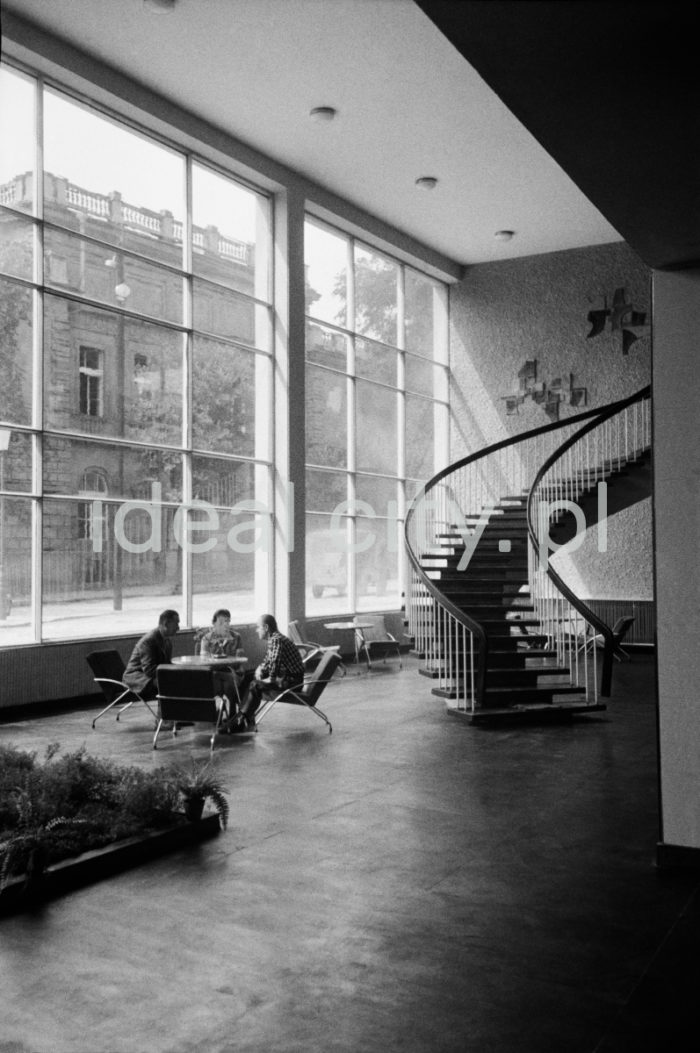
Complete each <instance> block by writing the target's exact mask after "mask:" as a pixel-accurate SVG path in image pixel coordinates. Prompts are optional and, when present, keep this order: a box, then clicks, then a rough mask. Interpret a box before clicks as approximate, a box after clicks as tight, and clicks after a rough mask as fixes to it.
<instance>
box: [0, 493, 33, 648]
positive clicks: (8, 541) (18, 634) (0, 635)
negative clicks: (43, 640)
mask: <svg viewBox="0 0 700 1053" xmlns="http://www.w3.org/2000/svg"><path fill="white" fill-rule="evenodd" d="M31 598H32V502H31V501H26V500H25V501H23V500H19V499H17V498H13V497H1V496H0V647H9V646H11V645H14V644H20V643H29V642H30V641H31V640H33V639H34V629H33V625H32V616H31Z"/></svg>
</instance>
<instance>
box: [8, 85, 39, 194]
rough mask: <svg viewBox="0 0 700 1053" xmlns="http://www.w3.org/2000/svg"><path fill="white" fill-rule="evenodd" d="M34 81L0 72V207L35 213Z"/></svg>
mask: <svg viewBox="0 0 700 1053" xmlns="http://www.w3.org/2000/svg"><path fill="white" fill-rule="evenodd" d="M34 98H35V93H34V80H32V79H30V78H29V77H24V76H22V75H21V74H20V73H16V72H15V71H14V70H11V69H8V68H7V67H6V66H3V67H2V68H1V69H0V143H2V149H1V150H0V205H9V206H10V207H11V208H17V209H19V210H20V211H21V212H33V211H34V155H35V144H34V134H35V133H34Z"/></svg>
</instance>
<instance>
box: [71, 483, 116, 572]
mask: <svg viewBox="0 0 700 1053" xmlns="http://www.w3.org/2000/svg"><path fill="white" fill-rule="evenodd" d="M108 490H109V487H108V484H107V473H106V472H105V471H104V470H103V469H102V468H87V469H86V470H85V471H84V472H83V477H82V479H81V482H80V491H79V492H80V494H81V495H85V496H88V495H89V497H90V500H86V501H79V502H78V539H79V541H80V542H81V553H80V568H81V569H80V579H81V583H82V584H83V585H106V584H108V577H109V563H108V558H107V555H108V554H107V545H106V540H107V539H106V526H107V524H106V520H105V516H104V513H103V506H102V503H101V501H100V500H99V499H100V498H101V497H105V496H106V495H107V492H108ZM96 510H97V511H96Z"/></svg>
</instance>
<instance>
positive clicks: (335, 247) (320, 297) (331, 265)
mask: <svg viewBox="0 0 700 1053" xmlns="http://www.w3.org/2000/svg"><path fill="white" fill-rule="evenodd" d="M304 263H305V267H306V283H305V284H306V313H307V314H308V315H311V317H312V318H320V319H321V320H322V321H324V322H333V323H334V324H335V325H342V326H345V325H347V304H348V239H347V238H346V237H344V236H343V235H341V234H335V233H333V232H332V231H330V230H327V229H326V228H325V227H321V226H318V225H317V224H316V223H311V222H307V223H306V224H305V227H304Z"/></svg>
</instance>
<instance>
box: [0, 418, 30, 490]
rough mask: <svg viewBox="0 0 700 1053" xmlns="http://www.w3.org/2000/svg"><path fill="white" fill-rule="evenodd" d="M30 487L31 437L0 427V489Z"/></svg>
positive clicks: (24, 488)
mask: <svg viewBox="0 0 700 1053" xmlns="http://www.w3.org/2000/svg"><path fill="white" fill-rule="evenodd" d="M31 489H32V437H31V435H29V434H28V433H27V432H21V431H11V430H10V429H9V428H0V490H24V491H31Z"/></svg>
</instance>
